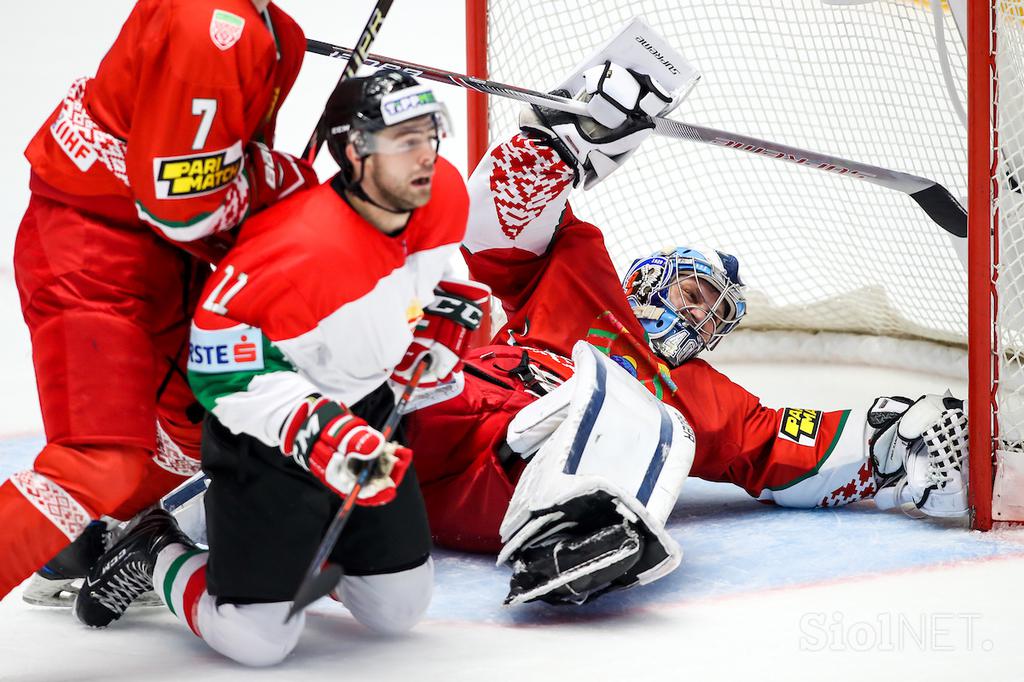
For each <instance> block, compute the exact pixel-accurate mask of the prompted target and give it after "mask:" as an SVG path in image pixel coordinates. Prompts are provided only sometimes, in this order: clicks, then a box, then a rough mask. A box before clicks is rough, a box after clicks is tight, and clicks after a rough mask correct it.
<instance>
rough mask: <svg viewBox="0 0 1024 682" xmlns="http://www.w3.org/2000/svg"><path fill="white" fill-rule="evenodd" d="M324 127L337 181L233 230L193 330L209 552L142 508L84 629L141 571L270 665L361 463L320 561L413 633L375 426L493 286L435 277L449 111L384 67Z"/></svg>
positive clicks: (346, 89) (458, 190)
mask: <svg viewBox="0 0 1024 682" xmlns="http://www.w3.org/2000/svg"><path fill="white" fill-rule="evenodd" d="M325 120H326V122H327V130H326V131H325V132H326V133H327V134H326V135H325V136H324V137H325V139H327V141H328V146H329V148H330V150H331V153H332V155H333V156H334V158H335V160H337V161H338V163H339V165H340V166H341V168H342V170H341V172H339V173H338V174H337V175H336V176H335V177H334V179H332V180H331V181H330V182H329V183H326V184H324V185H321V186H320V187H319V188H317V189H315V190H312V191H310V192H306V193H304V194H303V195H301V196H297V197H294V198H292V199H290V200H288V201H286V202H284V203H282V204H281V205H280V206H277V207H274V208H271V209H269V210H268V211H266V212H265V213H264V214H263V215H261V216H258V217H256V218H254V219H252V220H250V221H248V222H247V223H246V224H245V226H244V227H243V228H242V230H241V232H240V236H239V239H238V242H237V243H236V245H235V246H234V248H233V249H232V250H231V252H230V253H229V254H228V255H227V256H226V257H225V258H224V260H222V261H221V264H220V266H219V268H218V271H217V273H216V275H214V276H213V278H212V279H211V281H210V283H209V285H208V286H207V287H206V290H205V291H204V298H203V303H202V306H201V308H200V309H199V310H198V311H197V313H196V317H195V320H194V323H193V327H192V335H191V344H190V347H191V350H190V357H189V377H190V381H191V384H192V386H193V388H194V389H195V391H196V395H197V396H198V397H199V399H200V401H201V402H202V403H203V405H204V406H205V407H206V408H207V409H208V410H209V413H210V414H209V416H208V417H207V421H206V423H205V425H204V430H203V444H202V460H203V469H204V470H205V471H206V473H207V474H208V475H209V476H210V479H211V483H210V487H209V490H208V491H207V493H206V500H205V503H206V523H207V532H208V539H209V544H210V550H209V552H202V551H199V550H197V549H196V548H195V546H194V545H192V543H191V542H190V541H189V540H188V539H187V538H185V537H184V536H183V535H182V534H181V532H180V530H178V528H177V526H176V525H175V523H174V520H173V519H172V518H171V517H170V516H169V515H167V514H166V513H165V512H162V511H157V512H152V513H151V514H149V515H147V516H145V517H143V519H142V520H141V521H140V523H139V525H138V526H137V527H136V528H135V529H134V530H132V531H130V532H129V533H128V535H127V536H126V537H125V538H124V539H123V540H122V541H121V542H120V543H118V544H116V545H115V546H114V547H113V548H111V550H110V551H109V552H108V553H107V554H106V555H104V558H102V559H101V560H100V562H99V563H98V567H97V569H96V570H94V571H93V572H92V573H91V574H90V576H89V578H88V580H87V583H88V584H87V586H86V587H83V589H82V592H81V593H80V594H79V597H78V601H77V602H76V606H75V610H76V614H77V615H78V617H79V619H80V620H82V621H83V622H84V623H86V624H88V625H93V626H103V625H107V624H108V623H110V622H111V621H112V620H114V619H116V618H118V617H120V615H121V613H122V612H123V611H124V609H125V607H126V606H127V605H128V603H130V601H131V600H132V599H133V598H134V597H135V596H137V595H138V594H139V593H141V592H142V591H143V590H145V589H146V588H147V587H149V585H150V584H151V581H152V582H154V583H155V584H156V585H157V586H158V587H157V592H158V593H159V594H160V595H162V598H163V599H164V600H165V602H166V603H167V606H168V607H169V608H170V609H171V611H173V612H174V613H175V614H176V615H177V616H178V617H179V618H181V619H182V620H183V621H185V623H186V624H187V625H188V627H189V628H191V629H192V631H193V632H195V634H196V635H198V636H200V637H202V638H203V639H204V640H205V641H206V642H207V643H208V644H209V645H210V646H211V647H213V648H214V649H215V650H217V651H219V652H220V653H222V654H224V655H225V656H228V657H230V658H233V659H235V660H237V661H239V662H242V663H245V664H248V665H271V664H274V663H277V662H279V661H280V660H282V659H283V658H284V657H285V656H286V655H287V654H288V653H289V652H290V651H291V650H292V649H293V648H294V646H295V644H296V643H297V641H298V638H299V635H300V633H301V631H302V628H303V623H304V616H302V615H299V616H298V617H295V618H292V619H291V620H290V621H289V622H287V623H285V622H284V621H285V615H286V613H287V612H288V610H289V607H290V602H291V600H292V598H293V596H294V595H295V592H296V590H297V588H298V586H299V583H300V581H301V579H302V577H303V574H304V572H305V569H306V567H307V565H308V563H309V561H310V560H311V559H312V557H313V556H314V553H315V550H316V548H317V545H318V543H319V542H320V540H321V537H322V534H323V532H324V529H325V528H326V527H327V525H328V523H329V522H330V520H331V518H332V517H333V516H334V513H335V511H336V510H337V508H338V505H339V504H340V502H341V499H342V498H344V497H345V496H347V495H349V494H350V493H351V492H352V489H353V483H354V480H355V472H356V471H358V470H360V469H361V468H362V467H365V466H372V467H374V470H373V474H372V476H371V478H370V479H369V480H368V481H367V483H366V484H365V485H364V486H363V487H362V489H361V490H360V491H359V494H358V496H357V501H356V504H357V506H356V507H355V508H354V510H353V512H352V516H351V518H350V521H349V524H348V526H347V527H346V531H345V533H344V534H343V535H342V537H341V539H340V541H339V543H338V545H337V547H336V548H335V549H334V551H333V553H332V554H331V555H330V560H331V561H333V562H335V563H338V564H340V566H341V567H342V568H343V569H344V576H343V577H342V579H341V580H340V582H339V583H338V585H337V587H336V589H335V590H334V592H333V596H335V598H337V599H339V600H340V601H342V602H343V603H344V604H345V605H346V606H347V607H348V609H349V610H350V611H351V612H352V613H353V615H354V616H355V617H356V619H357V620H359V621H360V622H361V623H363V624H364V625H366V626H367V627H369V628H370V629H373V630H375V631H379V632H400V631H403V630H406V629H408V628H410V627H412V626H413V625H414V624H415V623H416V622H417V620H418V619H419V617H420V616H421V615H422V613H423V611H424V610H425V609H426V607H427V605H428V603H429V601H430V596H431V593H432V585H433V563H432V562H431V559H430V531H429V528H428V526H427V518H426V510H425V508H424V505H423V499H422V496H421V494H420V491H419V487H418V484H417V478H416V473H415V471H414V469H413V468H411V467H410V462H411V456H412V453H411V451H410V450H409V449H408V448H405V447H403V446H401V445H400V444H399V443H398V442H385V438H384V437H383V435H382V434H381V433H380V432H379V431H377V429H378V428H380V427H381V425H382V424H383V422H384V421H385V419H386V417H387V415H388V414H389V413H390V412H391V410H392V409H394V406H395V396H394V393H393V392H392V389H391V387H390V385H389V383H388V378H389V375H392V373H393V375H394V379H395V380H396V381H398V382H399V383H402V382H403V381H408V380H409V372H410V371H411V369H412V367H413V365H414V364H416V362H417V361H418V359H419V358H420V357H422V356H424V355H429V357H430V358H431V362H430V364H429V367H428V369H427V371H426V373H425V374H424V375H423V377H422V379H421V385H422V386H430V385H435V386H436V385H438V384H439V383H443V382H445V381H447V380H448V379H449V377H450V376H451V374H452V372H453V371H454V370H456V369H457V366H458V363H459V356H460V355H461V353H462V352H464V350H465V346H466V345H467V340H468V337H469V332H470V330H471V329H473V328H475V326H477V325H478V324H479V321H480V316H481V305H482V304H483V301H484V300H485V299H486V298H487V296H489V292H488V290H487V289H486V288H484V287H480V286H476V285H471V284H468V283H461V282H457V281H453V280H451V279H449V278H447V277H446V275H447V272H448V269H449V267H450V266H449V264H450V261H451V258H452V257H453V256H454V255H455V254H456V253H457V252H458V248H459V244H460V242H461V241H462V239H463V236H464V234H465V229H466V216H467V213H468V198H467V195H466V190H465V185H464V183H463V181H462V179H461V177H460V176H459V174H458V172H457V171H456V170H455V168H454V167H452V165H451V164H449V163H448V162H446V161H445V160H444V159H443V158H441V157H439V156H438V155H437V151H438V145H439V139H440V135H441V133H442V132H443V130H444V129H445V128H446V120H447V115H446V113H445V109H444V107H443V105H442V104H440V103H439V102H438V101H437V100H436V99H435V98H434V95H433V91H432V90H431V89H430V88H429V87H426V86H422V85H418V84H417V83H416V81H415V79H413V78H412V77H411V76H408V75H406V74H404V73H400V72H397V71H386V70H383V71H379V72H378V73H376V74H374V75H373V76H369V77H366V78H356V79H351V80H348V81H345V82H343V83H341V84H340V85H339V86H338V88H336V90H335V92H334V94H333V95H332V96H331V99H330V101H329V102H328V105H327V109H326V112H325ZM397 439H398V440H400V439H401V435H400V432H399V435H398V436H397ZM125 585H131V586H133V587H132V589H126V588H125Z"/></svg>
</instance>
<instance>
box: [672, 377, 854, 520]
mask: <svg viewBox="0 0 1024 682" xmlns="http://www.w3.org/2000/svg"><path fill="white" fill-rule="evenodd" d="M672 378H673V379H674V380H675V381H676V383H677V384H678V385H679V386H680V390H679V391H678V393H677V396H678V397H679V399H680V401H681V402H682V403H683V413H684V414H685V415H686V416H687V419H689V420H690V423H691V424H692V425H693V427H694V431H695V433H696V435H697V452H696V456H695V458H694V463H693V468H692V469H691V472H690V474H691V475H692V476H697V477H699V478H703V479H705V480H710V481H722V482H728V483H733V484H736V485H738V486H740V487H742V488H743V489H744V490H746V491H747V493H749V494H750V495H751V496H753V497H756V498H757V499H759V500H763V501H771V502H775V503H776V504H780V505H782V506H787V507H815V506H833V505H837V504H845V503H847V502H853V501H855V500H857V499H861V498H862V497H870V496H871V494H873V492H874V479H873V477H872V473H871V465H870V462H869V455H868V451H867V448H866V441H865V439H864V417H865V413H864V411H863V410H837V411H824V410H819V409H811V408H802V407H785V408H777V409H773V408H769V407H765V406H763V405H762V404H761V401H760V400H759V399H758V398H757V396H755V395H753V394H751V393H750V392H749V391H747V390H746V389H744V388H743V387H742V386H739V385H738V384H736V383H734V382H732V381H731V380H730V379H729V378H728V377H726V376H725V375H724V374H722V373H720V372H718V371H717V370H715V369H714V368H712V367H711V366H710V365H708V364H707V363H706V362H704V361H703V360H691V361H690V362H687V363H684V364H683V365H681V366H680V367H678V368H676V369H675V370H673V372H672Z"/></svg>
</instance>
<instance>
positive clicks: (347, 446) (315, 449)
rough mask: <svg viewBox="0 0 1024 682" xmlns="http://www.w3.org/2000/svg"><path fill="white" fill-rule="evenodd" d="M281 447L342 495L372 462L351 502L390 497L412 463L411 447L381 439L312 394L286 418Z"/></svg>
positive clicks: (339, 408) (366, 502)
mask: <svg viewBox="0 0 1024 682" xmlns="http://www.w3.org/2000/svg"><path fill="white" fill-rule="evenodd" d="M281 452H283V453H284V454H285V455H288V456H289V457H291V458H292V459H293V460H295V462H296V463H297V464H298V465H299V466H301V467H302V468H303V469H305V470H306V471H308V472H310V473H311V474H313V475H314V476H316V477H317V478H318V479H320V481H322V482H323V483H324V484H325V485H326V486H327V487H328V488H330V489H331V490H333V491H334V492H336V493H337V494H338V495H340V496H341V497H347V496H348V495H350V494H351V493H352V488H353V486H354V485H355V482H356V479H357V478H358V477H359V474H360V473H362V471H363V469H365V468H366V467H371V468H372V473H371V474H370V477H369V478H368V479H367V480H366V483H365V484H364V485H363V487H362V488H361V489H360V490H359V494H358V495H357V497H356V504H359V505H363V506H368V507H374V506H379V505H382V504H387V503H388V502H390V501H391V500H393V499H395V493H396V491H397V488H398V484H399V483H401V482H402V478H403V477H404V476H405V472H406V470H407V469H408V468H409V464H411V463H412V450H410V449H409V448H407V447H404V446H402V445H400V444H398V443H395V442H387V441H385V440H384V436H383V434H381V433H380V431H377V430H376V429H374V428H372V427H371V426H370V425H369V424H367V423H366V422H365V421H364V420H362V419H360V418H359V417H357V416H356V415H354V414H352V413H351V412H350V411H349V410H348V408H346V407H345V406H344V405H342V404H341V403H337V402H335V401H333V400H328V399H327V398H324V397H323V396H320V395H316V394H314V395H311V396H308V397H307V398H306V399H305V400H303V401H302V402H301V403H299V405H297V406H296V407H295V409H294V410H292V413H291V415H290V416H289V417H288V419H287V420H286V421H285V423H284V427H283V429H282V434H281Z"/></svg>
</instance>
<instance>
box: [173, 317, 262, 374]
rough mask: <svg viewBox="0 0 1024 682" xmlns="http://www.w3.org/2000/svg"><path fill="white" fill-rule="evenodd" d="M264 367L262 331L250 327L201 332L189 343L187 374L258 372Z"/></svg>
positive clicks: (194, 335)
mask: <svg viewBox="0 0 1024 682" xmlns="http://www.w3.org/2000/svg"><path fill="white" fill-rule="evenodd" d="M263 368H264V363H263V332H261V331H260V330H259V329H256V328H255V327H250V326H248V325H238V326H237V327H231V328H230V329H213V330H210V329H199V328H197V327H196V326H194V325H193V327H192V337H191V339H190V340H189V344H188V371H190V372H198V373H200V374H222V373H225V372H258V371H260V370H262V369H263Z"/></svg>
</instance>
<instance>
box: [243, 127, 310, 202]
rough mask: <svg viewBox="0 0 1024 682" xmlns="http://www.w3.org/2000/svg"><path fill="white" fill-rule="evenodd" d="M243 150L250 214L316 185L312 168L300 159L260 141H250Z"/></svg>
mask: <svg viewBox="0 0 1024 682" xmlns="http://www.w3.org/2000/svg"><path fill="white" fill-rule="evenodd" d="M245 151H246V163H247V164H248V166H249V191H250V192H251V196H250V198H249V212H250V213H254V212H256V211H259V210H261V209H264V208H266V207H267V206H270V205H271V204H273V203H276V202H278V201H281V199H284V198H285V197H287V196H290V195H292V194H294V193H295V192H298V191H299V190H301V189H306V188H307V187H316V186H317V185H318V184H320V182H319V180H317V177H316V172H315V171H314V170H313V167H312V166H311V165H309V164H308V163H307V162H306V161H305V160H304V159H300V158H298V157H295V156H292V155H291V154H287V153H285V152H279V151H277V150H276V149H271V148H270V147H268V146H267V145H265V144H263V143H262V142H250V143H249V145H248V146H247V147H246V150H245Z"/></svg>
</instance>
